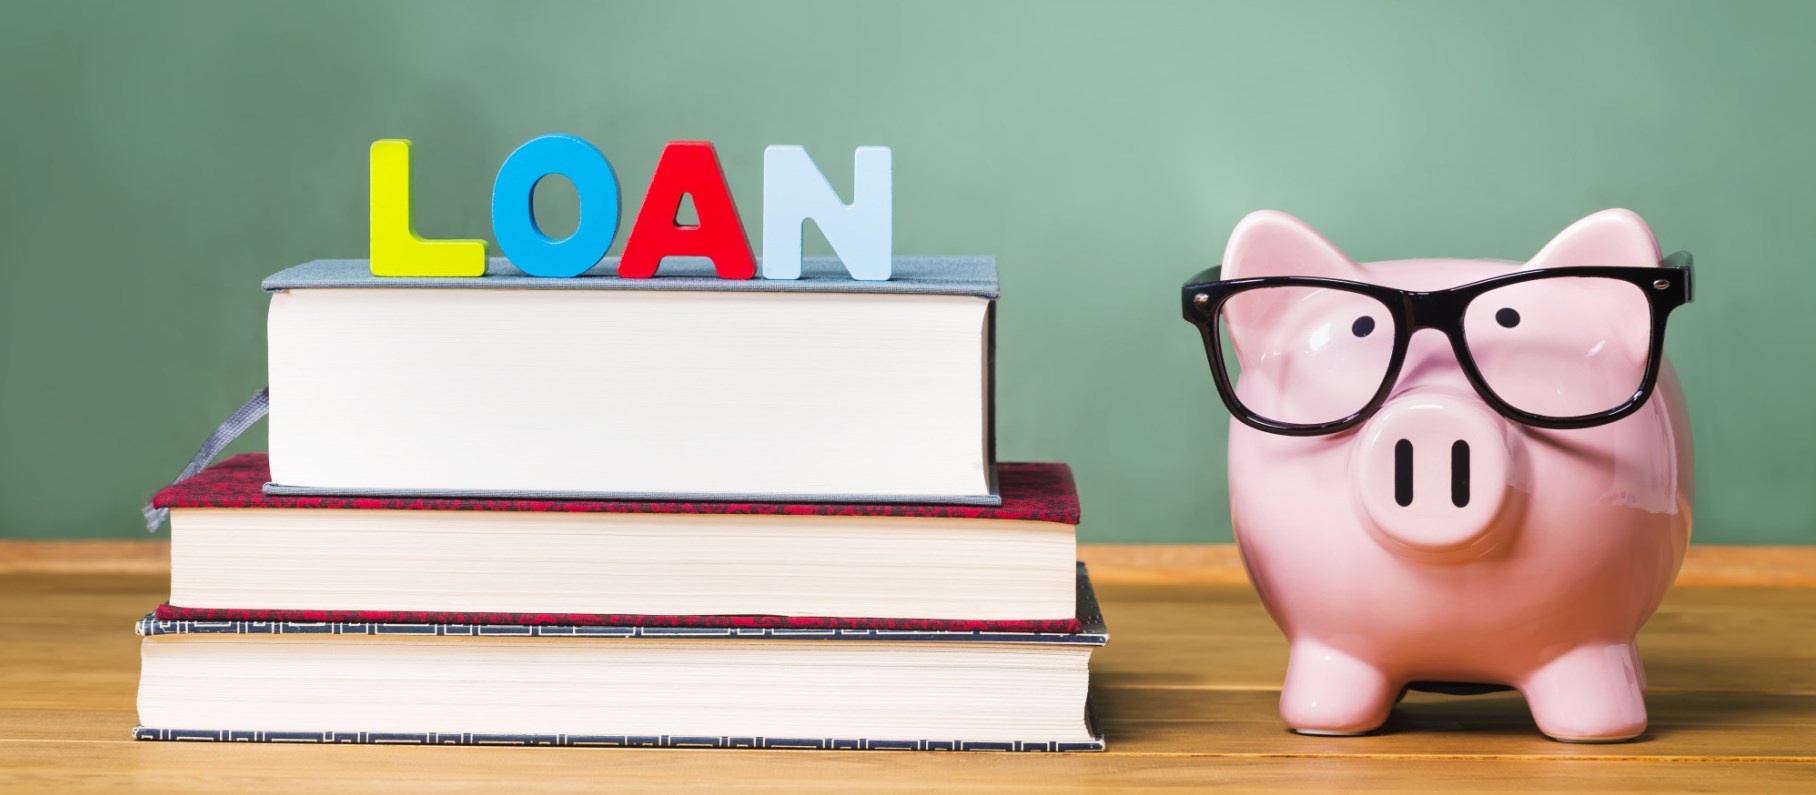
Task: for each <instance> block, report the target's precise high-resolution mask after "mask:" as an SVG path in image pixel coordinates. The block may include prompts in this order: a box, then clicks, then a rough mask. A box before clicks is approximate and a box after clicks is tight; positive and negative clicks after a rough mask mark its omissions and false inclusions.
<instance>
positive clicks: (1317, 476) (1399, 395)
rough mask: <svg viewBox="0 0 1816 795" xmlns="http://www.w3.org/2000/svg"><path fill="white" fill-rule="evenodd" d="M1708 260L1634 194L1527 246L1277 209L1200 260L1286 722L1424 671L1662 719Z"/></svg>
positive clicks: (1562, 730)
mask: <svg viewBox="0 0 1816 795" xmlns="http://www.w3.org/2000/svg"><path fill="white" fill-rule="evenodd" d="M1689 261H1690V260H1689V255H1688V254H1684V253H1679V254H1675V255H1672V256H1671V257H1670V258H1666V259H1664V260H1661V259H1660V256H1659V251H1658V248H1657V244H1656V242H1655V241H1654V240H1653V236H1652V232H1651V230H1650V229H1649V228H1648V227H1647V226H1646V224H1645V222H1644V221H1642V220H1641V219H1640V218H1639V216H1637V215H1635V214H1633V213H1631V212H1628V211H1625V210H1608V211H1605V212H1601V213H1597V214H1595V215H1592V216H1589V217H1588V218H1585V219H1583V220H1581V221H1578V222H1577V223H1575V224H1574V225H1572V226H1570V227H1569V228H1567V229H1565V230H1564V231H1563V232H1562V233H1561V234H1559V235H1558V236H1557V237H1556V238H1555V239H1554V240H1552V241H1551V242H1550V243H1549V244H1547V245H1546V246H1545V247H1544V248H1543V250H1541V251H1539V252H1538V254H1537V255H1536V256H1534V257H1533V258H1532V260H1531V261H1529V262H1526V263H1519V262H1507V261H1495V260H1460V259H1414V260H1397V261H1387V262H1371V263H1358V262H1355V261H1353V260H1351V259H1350V258H1349V257H1347V256H1345V255H1344V254H1343V252H1342V251H1340V250H1338V249H1337V248H1336V247H1335V246H1333V245H1332V244H1331V243H1330V242H1328V241H1326V240H1325V239H1324V238H1323V237H1322V236H1321V235H1319V234H1318V233H1317V232H1316V231H1314V230H1313V229H1312V228H1310V227H1309V226H1307V225H1306V224H1304V223H1303V222H1301V221H1299V220H1298V219H1295V218H1293V217H1291V216H1288V215H1285V214H1282V213H1277V212H1258V213H1255V214H1253V215H1250V216H1248V217H1247V218H1246V219H1244V220H1243V221H1242V222H1241V224H1240V225H1238V226H1237V228H1236V230H1235V232H1234V233H1233V235H1232V236H1231V239H1230V241H1229V247H1228V249H1227V250H1226V252H1225V256H1224V260H1223V265H1222V266H1221V268H1220V269H1212V270H1209V271H1206V272H1205V273H1202V274H1200V275H1199V276H1197V277H1194V279H1193V280H1192V281H1191V282H1189V283H1187V284H1186V286H1185V289H1184V295H1183V298H1184V309H1185V314H1186V318H1187V319H1188V320H1190V321H1191V322H1193V323H1194V324H1195V325H1197V326H1198V328H1199V330H1200V331H1201V332H1202V334H1203V336H1204V341H1205V350H1206V353H1207V355H1208V357H1209V359H1210V365H1211V370H1212V373H1213V376H1214V379H1215V381H1216V383H1217V386H1218V392H1219V394H1220V395H1221V396H1222V398H1223V400H1224V403H1225V404H1226V405H1227V406H1228V408H1229V409H1230V411H1231V413H1232V416H1233V419H1232V421H1231V425H1230V440H1229V473H1230V476H1229V488H1230V504H1231V514H1232V521H1233V524H1234V526H1235V535H1236V541H1237V544H1238V546H1239V548H1240V550H1241V554H1242V559H1243V563H1244V565H1245V566H1246V568H1247V570H1248V574H1249V577H1250V579H1251V580H1252V581H1253V582H1254V585H1255V588H1256V590H1257V591H1258V592H1259V593H1260V596H1261V600H1262V602H1263V603H1264V604H1265V605H1266V607H1267V610H1268V612H1269V614H1270V615H1272V616H1273V618H1274V621H1275V622H1276V623H1277V624H1278V625H1279V626H1280V629H1281V630H1282V631H1283V632H1284V633H1285V634H1286V637H1287V640H1288V642H1289V644H1290V646H1291V656H1290V660H1289V662H1288V663H1287V670H1286V681H1285V684H1284V686H1283V688H1282V692H1281V695H1280V714H1281V717H1282V718H1283V719H1284V720H1285V721H1286V724H1287V725H1288V726H1289V727H1290V728H1291V729H1293V730H1294V731H1297V732H1300V733H1304V734H1320V735H1353V734H1361V733H1365V732H1368V731H1370V730H1372V729H1375V728H1377V727H1379V726H1380V725H1381V724H1382V723H1383V722H1384V721H1385V720H1386V718H1387V715H1388V712H1389V710H1390V709H1391V708H1392V706H1393V705H1394V704H1395V703H1396V701H1398V699H1399V698H1400V697H1402V696H1403V695H1404V694H1405V692H1406V690H1407V689H1408V688H1413V689H1422V690H1436V691H1439V692H1456V693H1468V692H1483V691H1488V690H1502V689H1507V688H1513V689H1517V690H1519V691H1520V693H1521V694H1523V695H1524V696H1525V698H1526V702H1527V705H1528V706H1529V708H1530V709H1531V711H1532V716H1533V718H1534V720H1535V721H1536V722H1537V724H1538V727H1539V729H1540V731H1543V732H1544V733H1545V734H1546V735H1549V736H1550V737H1552V738H1554V739H1557V740H1563V741H1570V742H1613V741H1621V740H1628V739H1632V738H1634V737H1637V736H1639V735H1640V734H1641V733H1643V732H1644V731H1645V729H1646V706H1645V702H1644V698H1643V696H1644V693H1645V689H1646V679H1645V671H1644V668H1643V667H1642V666H1641V663H1640V656H1639V650H1638V648H1637V646H1636V645H1635V642H1634V639H1635V635H1636V634H1637V633H1638V631H1639V629H1640V626H1641V625H1642V624H1644V623H1645V621H1646V619H1647V618H1648V617H1649V616H1650V615H1651V614H1652V612H1653V610H1654V609H1656V608H1657V607H1658V604H1659V601H1660V600H1661V599H1662V598H1663V596H1664V593H1665V590H1666V589H1667V588H1668V587H1669V586H1670V584H1671V581H1672V579H1673V578H1674V577H1675V576H1676V574H1677V570H1678V567H1679V565H1680V564H1681V563H1682V561H1683V556H1684V548H1685V546H1686V545H1687V544H1688V543H1689V537H1690V515H1691V493H1692V484H1691V477H1692V471H1691V466H1692V463H1691V449H1690V426H1689V417H1688V414H1687V413H1686V411H1685V407H1684V399H1683V395H1682V392H1681V390H1680V388H1679V385H1678V382H1677V379H1676V376H1675V375H1674V374H1673V373H1672V370H1671V367H1670V365H1669V363H1667V362H1666V361H1665V359H1664V356H1663V339H1664V331H1665V321H1666V318H1667V317H1668V316H1669V315H1670V314H1671V311H1672V310H1673V309H1675V308H1676V307H1678V306H1680V305H1682V304H1684V303H1687V302H1688V301H1689V300H1690V295H1691V292H1690V287H1691V285H1690V276H1691V272H1690V268H1689Z"/></svg>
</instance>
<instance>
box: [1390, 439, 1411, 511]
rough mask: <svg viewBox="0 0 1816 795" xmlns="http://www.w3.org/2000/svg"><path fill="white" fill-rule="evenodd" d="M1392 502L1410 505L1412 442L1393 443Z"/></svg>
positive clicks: (1403, 440)
mask: <svg viewBox="0 0 1816 795" xmlns="http://www.w3.org/2000/svg"><path fill="white" fill-rule="evenodd" d="M1394 502H1397V503H1399V504H1400V507H1402V508H1404V507H1406V506H1408V505H1411V504H1412V442H1411V441H1409V440H1406V439H1401V440H1400V441H1398V442H1395V443H1394Z"/></svg>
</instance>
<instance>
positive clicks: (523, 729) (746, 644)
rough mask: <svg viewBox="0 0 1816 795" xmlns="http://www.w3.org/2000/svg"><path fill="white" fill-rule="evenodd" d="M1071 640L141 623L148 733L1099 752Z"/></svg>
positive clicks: (1092, 629) (1090, 625) (244, 738)
mask: <svg viewBox="0 0 1816 795" xmlns="http://www.w3.org/2000/svg"><path fill="white" fill-rule="evenodd" d="M1076 582H1077V589H1078V604H1077V608H1078V616H1077V620H1078V627H1077V629H1076V630H1074V631H1071V632H1065V633H1042V632H1006V631H993V630H972V631H952V630H942V629H937V628H928V629H920V628H910V629H895V630H881V629H853V628H826V629H814V630H801V629H787V628H779V627H702V626H563V625H556V624H530V625H508V624H507V625H501V624H421V623H413V624H400V623H363V622H362V623H355V622H292V621H245V620H227V621H181V620H175V621H173V620H163V619H160V618H158V617H157V616H156V615H152V616H146V617H145V618H144V619H143V620H142V621H140V622H139V624H138V631H139V634H140V635H142V636H144V642H143V644H142V647H141V655H142V660H143V673H142V675H141V676H140V678H139V698H138V707H139V721H140V726H139V727H138V728H137V729H136V730H135V731H134V736H135V737H137V738H139V739H142V740H217V741H229V742H304V743H427V744H434V745H442V744H458V745H545V746H547V745H553V746H586V745H601V746H670V747H714V748H815V749H824V750H838V749H852V750H928V751H931V750H948V751H954V750H989V751H1085V750H1099V749H1102V748H1103V738H1102V736H1101V735H1099V734H1098V733H1097V729H1096V727H1095V726H1094V725H1093V721H1092V720H1091V716H1090V709H1089V707H1088V705H1087V695H1088V692H1089V681H1090V672H1089V661H1090V657H1091V652H1092V651H1094V650H1095V649H1096V648H1097V647H1098V646H1101V645H1103V643H1104V642H1105V641H1106V640H1107V639H1108V637H1109V636H1108V633H1107V632H1106V630H1105V629H1104V623H1103V616H1102V613H1101V612H1100V611H1099V610H1098V609H1097V603H1096V599H1095V598H1094V597H1093V595H1092V593H1091V588H1090V583H1089V580H1088V579H1087V578H1086V576H1085V573H1084V570H1083V567H1082V566H1081V567H1079V569H1078V572H1077V580H1076Z"/></svg>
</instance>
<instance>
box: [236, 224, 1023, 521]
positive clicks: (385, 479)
mask: <svg viewBox="0 0 1816 795" xmlns="http://www.w3.org/2000/svg"><path fill="white" fill-rule="evenodd" d="M711 267H712V266H711V264H710V263H708V262H706V261H703V260H688V259H680V258H674V259H671V260H669V261H666V262H665V263H664V264H663V265H662V268H661V270H660V271H658V273H657V275H656V276H655V277H653V278H648V279H627V278H620V277H617V276H615V275H610V274H613V273H615V271H616V268H617V261H616V259H615V258H610V259H607V260H606V261H604V262H603V263H601V264H600V265H599V266H598V267H597V268H595V269H594V271H589V273H588V274H587V275H583V276H580V277H575V278H568V279H549V278H537V277H532V276H527V275H524V274H522V273H521V272H519V271H517V270H516V269H515V268H512V267H511V266H510V265H509V264H508V263H507V262H505V261H503V260H492V261H491V262H490V263H489V265H488V274H487V275H486V276H482V277H477V278H417V277H401V278H400V277H377V276H373V275H371V273H370V270H369V267H368V265H367V263H366V261H364V260H318V261H315V262H311V263H307V264H304V265H299V266H297V267H294V268H290V269H288V270H285V271H282V272H280V273H277V274H276V275H273V276H272V277H270V278H269V279H266V280H265V282H264V288H265V290H266V291H267V292H270V293H271V310H270V316H269V328H268V331H269V345H270V387H271V417H270V448H271V474H272V483H271V484H270V485H269V486H268V487H267V490H268V491H270V492H271V493H274V494H312V493H313V494H327V493H332V494H343V495H349V494H350V495H358V494H384V495H427V496H487V495H492V496H537V497H619V498H622V497H630V498H652V497H653V498H660V497H664V496H675V497H686V498H705V499H763V500H776V499H802V500H845V501H883V502H953V503H973V504H994V503H996V502H997V501H998V498H997V496H996V493H995V487H994V486H995V484H994V472H993V468H994V451H993V447H994V445H993V435H992V428H991V419H992V418H991V412H992V381H993V373H992V371H993V365H992V345H993V337H994V335H993V325H994V320H993V306H994V303H995V299H996V296H997V280H996V266H995V263H994V261H993V260H992V259H990V258H988V257H898V258H896V260H895V264H894V274H895V275H894V277H893V278H891V279H890V280H888V281H867V282H865V281H856V280H854V279H851V278H849V277H848V276H847V275H846V274H845V272H844V270H843V269H842V268H841V267H840V266H839V265H838V264H837V262H836V261H834V260H832V259H831V258H808V259H807V261H806V263H805V264H804V267H803V278H801V279H798V280H765V279H747V280H732V279H718V278H714V277H712V275H711V273H712V270H711Z"/></svg>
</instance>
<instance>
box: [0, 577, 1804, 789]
mask: <svg viewBox="0 0 1816 795" xmlns="http://www.w3.org/2000/svg"><path fill="white" fill-rule="evenodd" d="M71 547H74V548H76V549H77V550H78V552H77V553H74V554H72V553H69V552H68V551H52V552H21V551H20V550H19V546H18V542H12V543H11V544H6V545H0V791H3V792H24V791H35V790H65V791H81V792H88V791H92V792H109V793H112V792H129V791H130V792H147V791H184V792H234V793H238V792H292V791H294V792H310V793H320V792H336V793H340V792H375V793H386V795H396V793H403V792H415V791H434V792H485V793H494V792H498V793H507V792H508V793H518V792H543V791H549V792H557V791H558V792H570V791H571V792H579V791H600V790H620V789H626V788H650V789H661V790H663V791H709V792H717V791H723V790H726V789H728V788H733V787H762V788H769V789H777V790H784V791H790V792H840V793H843V792H853V791H862V790H903V789H909V790H911V789H921V790H934V791H973V790H978V791H982V790H988V791H1025V792H1041V793H1047V792H1065V791H1073V790H1096V789H1194V790H1196V789H1205V788H1210V787H1220V788H1224V789H1226V790H1232V791H1267V792H1273V791H1293V792H1308V791H1309V792H1320V791H1333V790H1338V789H1342V790H1350V791H1363V792H1373V791H1396V792H1404V791H1417V792H1458V791H1482V792H1491V791H1518V792H1578V791H1583V792H1589V791H1593V792H1659V791H1673V790H1697V791H1704V792H1742V791H1751V792H1798V791H1810V792H1816V588H1812V587H1810V586H1811V585H1812V581H1811V579H1812V577H1816V565H1812V564H1816V555H1812V554H1811V553H1810V552H1807V551H1803V550H1792V551H1787V552H1786V553H1785V554H1789V555H1791V556H1792V558H1791V559H1790V561H1789V562H1788V563H1787V561H1786V560H1785V559H1783V558H1782V557H1774V555H1773V553H1771V552H1760V551H1754V552H1744V553H1737V554H1741V555H1743V556H1746V555H1752V556H1756V557H1759V558H1760V559H1761V560H1766V561H1767V562H1768V563H1770V564H1771V566H1775V567H1776V571H1777V574H1776V575H1766V576H1755V575H1754V574H1750V573H1748V572H1749V571H1751V570H1750V569H1749V568H1748V566H1747V565H1745V564H1744V561H1743V565H1740V566H1739V570H1741V573H1740V574H1738V575H1737V574H1735V572H1734V569H1735V566H1734V563H1733V562H1734V560H1735V558H1734V555H1733V554H1729V555H1725V556H1724V555H1703V556H1701V557H1699V558H1693V559H1692V561H1691V565H1689V566H1688V567H1687V568H1686V574H1685V577H1684V578H1683V579H1682V581H1680V584H1679V586H1678V587H1677V588H1676V589H1675V590H1674V591H1673V592H1672V594H1671V596H1670V597H1669V598H1668V599H1667V600H1666V601H1665V605H1664V607H1663V608H1662V609H1661V610H1660V611H1659V613H1658V615H1657V616H1656V617H1654V618H1653V619H1652V622H1651V624H1649V625H1648V626H1647V628H1646V630H1645V633H1644V634H1643V635H1641V646H1642V648H1643V649H1644V651H1645V656H1646V660H1647V663H1648V673H1649V677H1650V680H1651V693H1650V695H1649V697H1648V699H1647V701H1648V704H1649V706H1650V708H1651V715H1652V727H1651V730H1650V731H1649V732H1648V733H1647V734H1646V736H1645V737H1644V738H1643V739H1642V741H1640V742H1634V743H1628V744H1622V745H1565V744H1560V743H1555V742H1551V741H1549V740H1546V739H1545V738H1544V737H1542V736H1541V735H1540V734H1539V733H1538V731H1537V730H1536V729H1535V728H1534V727H1533V724H1532V720H1531V718H1530V717H1529V716H1528V715H1527V712H1526V708H1525V705H1524V704H1523V703H1522V702H1521V700H1520V699H1519V697H1518V696H1516V695H1493V696H1477V697H1473V698H1455V697H1443V696H1432V695H1423V694H1415V695H1413V696H1412V697H1410V698H1409V699H1408V700H1407V701H1406V703H1404V704H1402V705H1401V706H1400V707H1399V708H1397V709H1396V710H1395V712H1394V716H1393V718H1392V720H1391V721H1390V722H1389V724H1388V726H1387V727H1386V729H1385V730H1384V731H1382V732H1381V733H1379V734H1377V735H1374V736H1369V737H1359V738H1315V737H1301V736H1297V735H1293V734H1290V733H1288V732H1286V731H1285V730H1284V729H1283V728H1282V727H1281V724H1280V720H1279V716H1278V715H1277V714H1276V712H1275V701H1276V699H1277V698H1278V695H1279V694H1278V689H1277V688H1278V687H1279V683H1280V677H1281V674H1282V671H1283V666H1284V664H1285V652H1286V648H1285V644H1284V643H1283V642H1282V640H1281V638H1280V636H1279V634H1278V632H1277V631H1276V630H1275V629H1274V626H1273V624H1272V623H1270V622H1269V621H1268V618H1267V616H1266V615H1265V614H1264V613H1263V612H1262V610H1261V607H1260V605H1259V603H1257V602H1256V600H1255V597H1254V596H1253V594H1252V593H1251V592H1250V591H1249V589H1248V587H1247V585H1246V584H1245V583H1243V582H1242V581H1241V579H1240V573H1239V570H1238V569H1236V568H1235V567H1234V564H1233V556H1232V555H1231V553H1230V551H1229V550H1228V548H1226V547H1208V548H1177V547H1174V548H1166V547H1161V548H1118V547H1097V548H1086V549H1085V550H1084V551H1083V553H1082V554H1083V556H1084V557H1085V558H1086V559H1087V560H1090V561H1092V562H1093V571H1094V573H1095V578H1096V580H1097V585H1098V590H1099V593H1100V595H1101V597H1102V601H1103V607H1104V611H1105V614H1106V615H1107V616H1108V619H1109V624H1110V634H1111V641H1110V645H1109V646H1108V647H1107V648H1105V649H1104V650H1103V651H1102V652H1101V653H1100V655H1099V656H1098V657H1097V658H1096V659H1095V660H1093V662H1092V669H1093V670H1092V679H1093V694H1094V698H1095V700H1096V703H1097V707H1098V712H1099V717H1100V719H1101V723H1102V728H1103V730H1104V733H1105V734H1106V735H1107V737H1108V740H1109V744H1110V750H1109V751H1108V752H1106V753H1099V754H1076V755H1045V754H906V753H883V752H874V753H863V752H808V751H775V752H762V751H704V750H688V751H662V750H600V749H542V748H455V747H420V746H409V747H396V746H286V745H229V744H216V743H148V742H135V741H133V740H131V739H129V731H130V729H131V728H132V726H133V724H134V723H135V713H134V708H133V698H134V689H135V686H136V682H137V678H138V638H137V637H135V636H134V635H133V633H132V622H133V620H134V619H136V618H137V617H138V616H139V615H141V614H143V613H144V612H145V611H146V610H147V609H148V608H150V607H151V606H153V605H155V604H156V603H157V602H159V601H161V600H162V598H163V596H164V595H165V594H166V593H167V588H166V582H165V577H164V576H163V575H162V574H161V573H160V572H159V570H158V566H159V565H160V564H159V563H158V557H157V556H158V555H159V554H161V550H160V549H157V548H148V549H150V550H151V551H149V552H146V551H143V550H141V551H140V552H135V553H132V554H128V555H125V556H124V557H121V556H119V555H117V554H115V553H109V552H94V553H88V552H82V551H80V550H82V549H87V548H83V547H80V546H79V545H71V544H60V545H55V548H56V549H65V548H71ZM44 549H52V547H44ZM93 549H96V550H100V549H103V547H100V546H97V547H94V548H93ZM110 555H114V557H111V558H110V557H109V556H110ZM135 555H136V557H135ZM1798 556H1801V557H1798ZM1717 558H1719V559H1717ZM7 561H11V563H10V564H8V563H7ZM21 561H24V562H21ZM32 561H36V562H35V563H34V562H32ZM122 561H123V562H122ZM135 561H136V562H135ZM1724 567H1726V568H1724ZM1768 568H1770V566H1769V567H1768ZM9 570H10V572H11V573H4V572H8V571H9ZM55 571H62V572H65V573H46V572H55ZM1724 572H1725V573H1724ZM1762 581H1763V582H1772V583H1777V584H1775V585H1763V586H1762V585H1757V584H1751V583H1757V582H1762Z"/></svg>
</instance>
